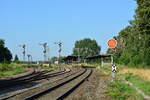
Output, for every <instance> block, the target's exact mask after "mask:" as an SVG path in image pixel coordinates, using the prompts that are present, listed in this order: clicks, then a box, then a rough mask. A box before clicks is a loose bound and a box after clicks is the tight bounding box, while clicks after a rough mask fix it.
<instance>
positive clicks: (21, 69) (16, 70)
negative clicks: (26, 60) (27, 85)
mask: <svg viewBox="0 0 150 100" xmlns="http://www.w3.org/2000/svg"><path fill="white" fill-rule="evenodd" d="M11 68H12V67H11ZM24 71H25V68H24V67H22V66H20V67H16V68H13V69H11V70H10V69H9V71H3V72H0V76H12V75H16V74H19V73H22V72H24Z"/></svg>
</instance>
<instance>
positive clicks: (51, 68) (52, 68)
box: [46, 67, 57, 70]
mask: <svg viewBox="0 0 150 100" xmlns="http://www.w3.org/2000/svg"><path fill="white" fill-rule="evenodd" d="M46 69H47V70H56V69H57V67H48V68H46Z"/></svg>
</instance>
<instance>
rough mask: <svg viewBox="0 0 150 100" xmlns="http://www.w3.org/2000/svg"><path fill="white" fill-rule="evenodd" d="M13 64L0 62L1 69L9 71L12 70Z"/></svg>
mask: <svg viewBox="0 0 150 100" xmlns="http://www.w3.org/2000/svg"><path fill="white" fill-rule="evenodd" d="M11 69H12V66H10V65H9V64H7V63H3V64H0V71H8V70H11Z"/></svg>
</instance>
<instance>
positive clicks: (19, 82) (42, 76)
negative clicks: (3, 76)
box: [0, 69, 71, 100]
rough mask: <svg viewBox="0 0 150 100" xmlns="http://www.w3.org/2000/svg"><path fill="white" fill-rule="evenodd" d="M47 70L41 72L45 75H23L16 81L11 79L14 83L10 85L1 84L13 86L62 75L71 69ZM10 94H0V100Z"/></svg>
mask: <svg viewBox="0 0 150 100" xmlns="http://www.w3.org/2000/svg"><path fill="white" fill-rule="evenodd" d="M48 72H50V71H43V72H42V73H45V75H41V76H40V75H39V74H38V75H34V77H30V78H29V80H28V78H27V77H25V79H22V78H21V79H19V80H17V81H13V82H14V83H12V84H11V85H8V84H6V85H3V86H7V88H8V87H11V86H13V87H14V86H17V85H23V84H24V83H28V82H32V81H38V80H42V79H47V78H50V77H55V76H59V75H63V74H66V73H69V72H71V69H64V70H62V71H58V72H53V73H48ZM40 74H41V73H40ZM17 82H18V83H17ZM1 87H2V86H1ZM3 88H4V87H3ZM1 90H2V89H1ZM12 96H13V95H6V96H5V95H4V96H2V97H1V96H0V100H5V99H7V98H10V97H12Z"/></svg>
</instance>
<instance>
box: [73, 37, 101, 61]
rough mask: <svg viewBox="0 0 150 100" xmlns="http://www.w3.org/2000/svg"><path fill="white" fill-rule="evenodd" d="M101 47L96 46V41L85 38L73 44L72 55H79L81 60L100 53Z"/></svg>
mask: <svg viewBox="0 0 150 100" xmlns="http://www.w3.org/2000/svg"><path fill="white" fill-rule="evenodd" d="M100 50H101V47H100V46H99V45H98V43H97V42H96V40H91V39H90V38H85V39H83V40H79V41H76V42H75V47H74V48H73V54H72V55H76V56H77V55H78V54H79V55H80V56H82V57H83V58H84V57H87V56H94V55H97V54H99V53H100Z"/></svg>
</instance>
